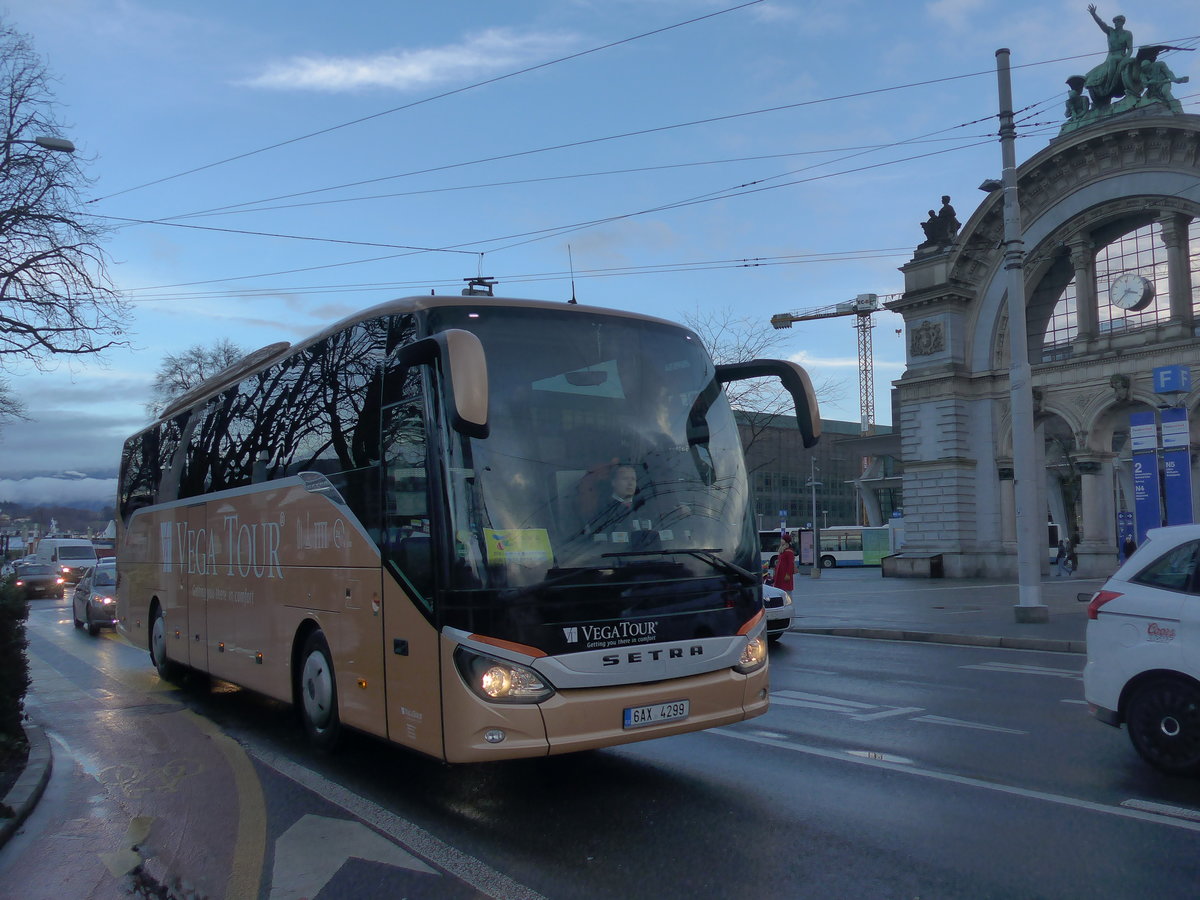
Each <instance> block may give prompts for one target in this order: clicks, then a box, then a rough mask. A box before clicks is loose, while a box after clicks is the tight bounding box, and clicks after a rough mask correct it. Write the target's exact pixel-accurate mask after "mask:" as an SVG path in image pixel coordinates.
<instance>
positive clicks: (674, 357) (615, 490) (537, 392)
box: [431, 307, 757, 621]
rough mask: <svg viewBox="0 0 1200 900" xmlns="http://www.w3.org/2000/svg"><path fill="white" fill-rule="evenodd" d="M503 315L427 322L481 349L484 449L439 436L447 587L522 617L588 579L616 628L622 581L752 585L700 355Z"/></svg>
mask: <svg viewBox="0 0 1200 900" xmlns="http://www.w3.org/2000/svg"><path fill="white" fill-rule="evenodd" d="M504 313H505V314H504V315H503V316H494V317H489V316H488V313H487V308H486V307H481V308H478V309H474V308H448V309H439V310H437V311H436V312H435V315H433V316H431V318H432V319H433V322H432V323H431V325H432V328H433V330H440V329H447V328H465V329H469V330H470V331H472V332H474V333H475V334H476V335H477V336H478V337H479V338H480V340H481V341H482V342H483V344H484V347H485V348H486V351H487V358H488V374H489V381H490V385H489V387H490V397H491V407H490V413H489V418H490V428H491V433H490V434H489V436H488V437H487V438H486V439H483V440H476V439H470V438H465V437H462V436H461V435H458V434H455V433H453V432H450V431H449V429H443V432H442V433H443V434H445V435H448V438H447V440H448V441H449V443H450V444H451V446H448V447H446V448H444V449H445V452H444V453H443V454H442V459H443V460H444V473H443V477H444V479H445V482H446V489H447V492H448V494H449V501H450V502H449V521H448V522H447V523H446V528H447V534H448V539H449V541H450V542H451V545H452V549H451V551H450V552H451V555H452V557H453V560H452V562H453V565H452V572H451V573H450V582H451V586H452V587H454V588H458V589H460V590H467V591H472V592H477V591H485V592H490V591H499V592H501V593H500V594H499V595H498V596H497V597H496V598H495V602H501V603H503V602H504V600H505V598H506V597H507V598H512V599H517V601H518V602H519V598H522V597H528V596H530V595H531V594H533V593H536V589H537V588H538V587H539V586H543V587H546V588H548V589H551V588H554V587H555V586H559V585H561V586H563V590H566V591H570V586H571V581H572V573H585V572H586V579H587V581H588V582H589V584H592V585H595V584H597V582H599V583H600V584H608V585H609V586H610V592H611V593H612V594H613V600H614V602H615V603H617V604H618V606H617V608H616V609H614V610H612V612H614V613H615V612H618V611H619V610H620V609H622V608H624V607H627V606H628V605H629V604H628V603H627V602H626V603H625V604H624V607H622V606H620V604H621V602H622V601H620V599H619V596H618V595H620V594H621V591H622V588H620V587H618V586H619V585H622V584H626V585H627V584H628V583H629V582H630V581H646V580H651V581H657V582H659V583H662V582H664V581H674V582H678V581H680V580H683V579H696V578H707V579H716V578H720V579H724V580H726V581H728V580H729V579H731V578H733V579H734V580H735V581H736V580H737V578H736V577H735V575H734V573H736V572H737V571H738V570H739V569H741V570H756V569H757V561H756V556H757V544H756V540H755V533H754V531H753V528H752V525H751V524H750V518H751V517H750V516H748V515H747V505H748V502H749V497H748V488H747V480H746V473H745V469H744V463H743V459H742V454H741V445H740V442H739V436H738V431H737V425H736V422H735V420H734V417H733V413H732V411H731V409H730V407H729V405H728V402H727V400H726V399H725V395H724V393H723V392H722V391H721V389H720V385H719V383H718V382H717V380H716V378H715V369H714V366H713V364H712V362H711V360H710V359H709V357H708V354H707V352H706V351H705V350H704V348H703V347H702V346H701V344H700V342H699V340H698V339H697V338H696V337H695V336H694V335H692V334H691V333H690V332H688V331H686V330H685V329H682V328H679V327H677V326H671V325H668V324H665V323H663V324H658V323H652V324H648V323H647V322H646V321H644V320H634V319H626V318H624V317H621V316H613V315H588V314H587V313H586V312H584V311H582V310H571V311H566V310H564V311H563V313H561V314H557V313H554V312H550V313H548V312H547V311H546V310H545V309H536V310H534V309H531V310H528V311H527V312H524V311H520V310H513V309H507V310H505V311H504ZM696 550H704V551H706V553H698V552H691V551H696ZM598 572H599V573H600V574H599V576H598V575H597V573H598ZM531 589H534V590H532V591H531ZM663 593H664V595H670V596H671V597H672V602H678V601H679V599H680V596H681V594H680V591H679V589H678V586H677V587H676V589H675V590H674V591H664V592H663ZM704 593H705V596H706V597H708V592H704ZM683 595H686V591H684V592H683ZM576 596H577V595H576ZM748 596H752V593H749V594H748ZM464 599H465V598H464ZM480 600H481V598H479V597H478V596H476V597H475V598H474V599H473V600H472V601H471V604H472V605H474V604H476V603H478V602H479V601H480ZM698 602H700V603H709V602H712V600H711V598H709V599H705V600H700V601H698ZM738 605H739V606H740V604H738ZM595 612H596V613H597V614H599V613H600V610H595ZM742 612H744V611H742ZM742 621H745V617H744V615H743V617H742Z"/></svg>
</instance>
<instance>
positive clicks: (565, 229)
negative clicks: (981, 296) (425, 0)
mask: <svg viewBox="0 0 1200 900" xmlns="http://www.w3.org/2000/svg"><path fill="white" fill-rule="evenodd" d="M1197 39H1200V36H1198V38H1197ZM1178 40H1182V39H1177V41H1178ZM1187 40H1192V39H1191V38H1189V39H1187ZM1094 55H1095V54H1083V55H1081V56H1074V57H1064V58H1063V59H1064V60H1072V59H1079V58H1086V57H1087V56H1094ZM1058 61H1062V60H1049V61H1044V62H1036V63H1027V64H1024V65H1022V66H1017V67H1015V68H1029V67H1033V66H1040V65H1047V64H1049V63H1052V62H1058ZM983 74H990V72H989V73H983ZM966 77H972V76H971V75H963V76H954V77H952V78H947V79H935V80H934V81H933V82H926V83H935V82H938V81H946V80H954V79H955V78H966ZM868 93H874V92H868ZM812 102H821V101H812ZM1048 102H1050V101H1049V100H1043V101H1039V103H1038V104H1033V106H1036V105H1039V104H1041V103H1048ZM1029 108H1030V107H1026V109H1029ZM990 118H993V116H988V117H984V118H982V119H978V120H975V121H976V122H979V121H985V120H987V119H990ZM969 124H975V123H974V122H971V123H963V125H969ZM963 125H959V126H953V127H963ZM944 130H949V129H943V131H944ZM938 133H940V132H937V131H935V132H930V133H929V134H938ZM916 140H918V139H909V141H901V142H897V143H896V144H893V145H885V146H898V145H902V144H904V143H907V142H915V141H916ZM989 140H990V135H989ZM981 143H982V142H981ZM979 145H980V144H978V143H976V144H968V145H965V146H964V147H960V148H954V149H969V148H970V147H974V146H979ZM939 152H944V151H939ZM930 155H936V154H922V155H918V156H916V157H908V158H905V159H901V160H894V161H889V162H887V163H880V164H876V165H873V166H866V167H860V168H858V169H851V170H846V171H844V172H836V173H826V174H825V175H822V176H817V177H814V178H811V179H800V180H797V181H794V182H789V183H788V184H783V185H775V186H772V187H787V186H792V185H794V184H800V183H804V182H808V181H816V180H820V179H822V178H826V177H835V176H837V175H841V174H851V173H854V172H858V171H863V170H865V169H871V168H878V167H879V166H883V165H890V164H893V163H895V162H906V161H910V160H912V159H919V158H922V157H923V156H930ZM801 171H802V170H801ZM766 189H770V188H761V189H758V190H766ZM755 192H758V191H757V190H756V191H743V192H740V193H755ZM738 195H739V194H723V195H721V196H718V197H715V198H712V199H725V198H726V197H732V196H738ZM696 202H706V201H702V200H689V201H680V202H679V203H677V204H675V205H674V206H686V205H693V204H694V203H696ZM669 208H673V206H672V205H666V206H663V207H662V208H661V209H663V210H665V209H669ZM654 211H659V210H658V209H651V210H646V211H641V212H638V213H630V214H625V215H623V216H614V217H607V218H605V219H600V220H594V221H592V222H585V223H577V224H575V225H571V226H558V227H557V228H553V229H544V230H542V231H541V232H526V233H524V234H520V235H510V236H507V237H502V238H492V239H485V240H481V241H473V242H468V243H463V244H457V245H453V246H450V247H444V248H429V249H430V250H433V249H439V250H442V249H444V250H458V249H460V248H462V247H465V246H477V245H478V244H480V243H487V242H489V240H490V241H495V240H509V239H511V238H514V237H526V236H530V235H539V234H540V235H541V237H532V238H531V239H530V240H528V241H522V242H520V243H531V242H532V241H533V240H540V239H547V238H549V237H553V236H555V235H556V234H566V233H570V232H571V231H576V230H581V229H582V228H586V227H591V226H592V225H596V224H603V223H605V222H608V221H617V220H619V219H621V218H629V217H632V216H636V215H644V214H648V213H649V212H654ZM144 221H145V223H146V224H157V223H159V222H160V221H162V223H163V224H173V223H168V222H166V221H164V220H144ZM180 227H189V226H180ZM190 227H197V226H190ZM231 231H232V229H231ZM234 233H238V232H234ZM244 233H249V234H255V232H244ZM313 240H320V239H313ZM335 242H336V241H335ZM347 243H349V242H347ZM512 246H518V244H511V245H506V246H505V247H500V248H495V249H494V250H492V251H489V252H496V250H500V249H509V248H510V247H512ZM412 252H413V253H416V252H423V251H422V250H412ZM473 252H478V251H473ZM407 255H411V254H410V253H404V254H396V255H393V256H385V257H372V258H368V259H362V260H350V261H344V262H340V263H329V264H325V265H320V266H307V267H302V268H297V269H289V270H281V271H277V272H269V273H256V274H252V275H240V276H228V277H225V278H216V279H206V280H203V281H196V282H186V283H180V284H178V285H168V286H164V287H175V286H179V287H185V286H199V285H202V284H216V283H222V282H228V281H236V280H250V279H255V278H266V277H275V276H278V275H286V274H296V273H299V272H306V271H316V270H321V269H329V268H340V267H345V266H350V265H359V264H367V263H371V262H379V261H384V260H387V259H394V258H398V257H401V256H407Z"/></svg>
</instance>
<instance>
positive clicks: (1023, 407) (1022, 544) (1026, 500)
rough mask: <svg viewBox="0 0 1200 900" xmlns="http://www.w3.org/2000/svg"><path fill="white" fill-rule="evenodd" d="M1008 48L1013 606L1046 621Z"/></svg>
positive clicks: (1000, 60) (1005, 157)
mask: <svg viewBox="0 0 1200 900" xmlns="http://www.w3.org/2000/svg"><path fill="white" fill-rule="evenodd" d="M1008 57H1009V53H1008V50H1007V49H1000V50H997V51H996V77H997V82H998V88H999V97H1000V154H1001V160H1002V162H1003V165H1004V172H1003V180H1002V183H1003V187H1004V269H1005V273H1006V275H1007V287H1008V346H1009V356H1010V359H1009V372H1008V384H1009V407H1010V410H1011V418H1012V445H1013V481H1014V485H1013V492H1014V496H1015V500H1016V509H1015V518H1016V526H1017V535H1016V536H1017V586H1018V598H1019V602H1018V604H1017V606H1016V607H1014V614H1015V617H1016V620H1017V621H1018V622H1031V623H1044V622H1047V621H1048V620H1049V610H1048V609H1047V607H1046V606H1045V604H1043V603H1042V602H1041V599H1042V593H1041V591H1042V586H1041V569H1042V561H1043V559H1044V557H1043V556H1042V553H1043V551H1042V550H1041V546H1040V545H1041V540H1044V537H1042V538H1041V540H1039V536H1041V535H1042V533H1043V532H1044V531H1045V515H1044V510H1045V507H1042V512H1039V510H1038V487H1037V480H1038V478H1039V477H1044V473H1039V472H1038V471H1037V460H1036V457H1035V455H1034V446H1033V442H1034V440H1035V435H1036V431H1035V420H1034V414H1033V389H1032V373H1031V367H1030V365H1029V350H1028V344H1027V336H1026V334H1025V268H1024V266H1025V243H1024V241H1023V239H1022V231H1021V205H1020V200H1019V198H1018V193H1017V157H1016V147H1015V143H1016V132H1017V129H1016V126H1015V124H1014V120H1013V108H1012V83H1011V78H1010V74H1009V58H1008Z"/></svg>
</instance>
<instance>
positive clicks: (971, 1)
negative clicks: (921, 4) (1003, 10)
mask: <svg viewBox="0 0 1200 900" xmlns="http://www.w3.org/2000/svg"><path fill="white" fill-rule="evenodd" d="M986 5H987V0H933V2H932V3H929V4H927V5H926V6H925V12H926V13H928V15H929V17H930V18H931V19H934V20H935V21H938V22H942V23H944V24H946V25H948V26H949V27H951V28H953V29H955V30H962V29H963V28H965V27H966V26H967V25H968V24H974V23H977V22H979V21H980V16H979V11H980V10H981V9H982V8H983V7H985V6H986Z"/></svg>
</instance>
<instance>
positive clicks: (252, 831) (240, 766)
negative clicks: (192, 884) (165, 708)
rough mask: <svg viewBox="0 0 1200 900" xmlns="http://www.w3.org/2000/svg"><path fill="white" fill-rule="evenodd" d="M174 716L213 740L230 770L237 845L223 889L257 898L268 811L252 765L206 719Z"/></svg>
mask: <svg viewBox="0 0 1200 900" xmlns="http://www.w3.org/2000/svg"><path fill="white" fill-rule="evenodd" d="M175 715H180V716H185V717H187V718H189V719H191V721H192V722H193V723H194V724H195V726H196V727H197V728H199V729H200V730H201V731H203V732H204V733H205V734H207V735H208V736H209V737H210V738H212V740H213V742H214V743H215V744H216V745H217V747H218V748H219V749H220V751H221V752H222V753H223V754H225V759H226V760H228V762H229V767H230V768H231V769H233V783H234V786H235V787H236V788H237V796H238V826H237V842H236V843H235V844H234V852H233V865H232V867H231V869H230V872H229V881H228V882H227V883H226V886H225V896H226V897H235V898H236V897H257V896H258V893H259V885H260V882H261V880H262V868H263V861H264V859H265V858H266V849H267V808H266V804H265V803H264V802H263V794H262V785H261V784H260V783H259V780H258V775H257V773H256V772H255V771H254V765H253V764H252V763H251V762H250V757H248V756H247V755H246V753H245V751H244V750H242V747H241V745H240V744H238V742H237V741H235V740H233V738H231V737H228V736H227V735H226V734H225V733H224V732H222V731H221V730H220V729H219V728H218V727H217V726H216V725H214V724H213V723H212V722H210V721H209V720H208V719H206V718H204V717H203V716H199V715H197V714H196V713H194V712H192V711H191V710H190V709H184V710H180V711H179V712H178V713H176V714H175Z"/></svg>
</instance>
